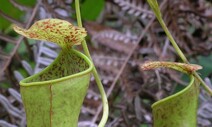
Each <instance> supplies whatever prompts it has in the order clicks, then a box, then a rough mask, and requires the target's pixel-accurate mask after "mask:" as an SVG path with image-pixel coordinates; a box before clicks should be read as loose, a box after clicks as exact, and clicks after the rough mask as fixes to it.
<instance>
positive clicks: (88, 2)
mask: <svg viewBox="0 0 212 127" xmlns="http://www.w3.org/2000/svg"><path fill="white" fill-rule="evenodd" d="M104 5H105V1H104V0H85V1H84V2H82V3H81V16H82V19H84V20H91V21H94V20H96V19H97V18H98V17H99V15H100V13H101V12H102V10H103V8H104Z"/></svg>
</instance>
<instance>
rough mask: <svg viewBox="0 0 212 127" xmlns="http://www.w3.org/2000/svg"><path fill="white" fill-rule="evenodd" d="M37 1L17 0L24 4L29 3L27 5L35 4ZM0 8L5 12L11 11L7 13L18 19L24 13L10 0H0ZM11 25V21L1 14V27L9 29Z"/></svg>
mask: <svg viewBox="0 0 212 127" xmlns="http://www.w3.org/2000/svg"><path fill="white" fill-rule="evenodd" d="M35 1H36V0H17V2H19V3H21V4H24V5H27V6H32V5H34V3H35ZM0 8H1V10H2V11H3V12H4V13H6V12H9V13H6V14H7V15H8V16H11V17H12V18H14V19H17V20H20V19H21V17H22V16H23V15H24V12H22V11H20V10H19V9H17V8H15V7H14V6H13V5H12V4H11V3H10V2H9V0H0ZM10 25H11V23H10V22H9V21H8V20H6V19H5V18H3V17H2V16H0V29H1V30H4V29H7V28H8V27H9V26H10Z"/></svg>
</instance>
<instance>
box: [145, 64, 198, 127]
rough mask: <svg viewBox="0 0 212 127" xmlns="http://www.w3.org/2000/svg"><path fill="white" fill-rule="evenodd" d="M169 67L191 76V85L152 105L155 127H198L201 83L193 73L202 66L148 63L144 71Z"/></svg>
mask: <svg viewBox="0 0 212 127" xmlns="http://www.w3.org/2000/svg"><path fill="white" fill-rule="evenodd" d="M159 67H167V68H172V69H175V70H179V71H181V72H184V73H186V74H188V75H189V76H190V83H189V85H188V86H187V87H186V88H184V89H183V90H181V91H180V92H178V93H176V94H174V95H171V96H169V97H167V98H164V99H162V100H160V101H157V102H156V103H154V104H153V105H152V111H153V119H154V127H196V124H197V123H196V121H197V120H196V119H197V106H198V96H199V81H198V80H197V79H196V78H195V77H194V76H193V75H192V73H193V72H194V71H196V70H198V69H201V66H199V65H194V64H183V63H175V62H147V63H145V64H144V65H142V69H144V70H148V69H155V68H159Z"/></svg>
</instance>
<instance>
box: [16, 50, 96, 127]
mask: <svg viewBox="0 0 212 127" xmlns="http://www.w3.org/2000/svg"><path fill="white" fill-rule="evenodd" d="M92 69H93V64H92V62H91V61H90V60H89V59H88V58H87V57H86V56H85V55H83V54H82V53H80V52H78V51H75V50H69V51H67V50H62V51H61V53H60V54H59V56H58V57H57V59H56V60H55V61H54V62H53V63H52V64H51V65H50V66H48V67H47V68H46V69H44V70H43V71H42V72H40V73H38V74H35V75H33V76H31V77H29V78H26V79H24V80H22V81H21V82H20V85H21V88H20V91H21V96H22V99H23V103H24V107H25V111H26V117H27V126H28V127H77V123H78V117H79V113H80V108H81V105H82V102H83V99H84V97H85V95H86V91H87V88H88V84H89V81H90V73H91V71H92Z"/></svg>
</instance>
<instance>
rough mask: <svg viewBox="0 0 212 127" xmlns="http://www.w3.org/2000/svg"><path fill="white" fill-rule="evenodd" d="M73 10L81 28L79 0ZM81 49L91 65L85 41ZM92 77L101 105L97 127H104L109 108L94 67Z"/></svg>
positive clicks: (76, 0)
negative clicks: (98, 92) (101, 114)
mask: <svg viewBox="0 0 212 127" xmlns="http://www.w3.org/2000/svg"><path fill="white" fill-rule="evenodd" d="M75 8H76V16H77V24H78V26H79V27H82V20H81V14H80V6H79V0H75ZM82 47H83V50H84V52H85V54H86V56H87V57H88V58H89V59H90V60H91V61H92V63H93V60H92V58H91V55H90V52H89V50H88V47H87V44H86V41H85V40H83V41H82ZM93 75H94V77H95V80H96V83H97V86H98V88H99V91H100V94H101V97H102V103H103V116H102V119H101V121H100V123H99V125H98V127H104V126H105V124H106V122H107V119H108V115H109V106H108V101H107V96H106V94H105V91H104V87H103V85H102V82H101V80H100V77H99V75H98V73H97V70H96V68H95V66H94V68H93Z"/></svg>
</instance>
